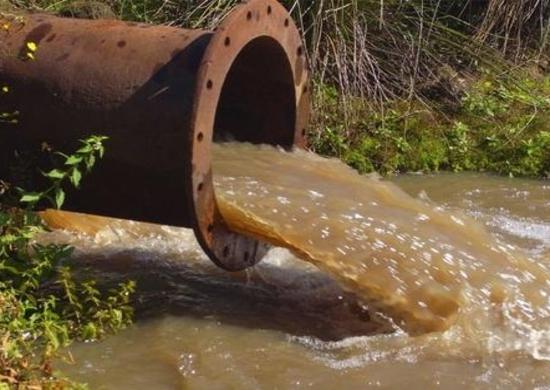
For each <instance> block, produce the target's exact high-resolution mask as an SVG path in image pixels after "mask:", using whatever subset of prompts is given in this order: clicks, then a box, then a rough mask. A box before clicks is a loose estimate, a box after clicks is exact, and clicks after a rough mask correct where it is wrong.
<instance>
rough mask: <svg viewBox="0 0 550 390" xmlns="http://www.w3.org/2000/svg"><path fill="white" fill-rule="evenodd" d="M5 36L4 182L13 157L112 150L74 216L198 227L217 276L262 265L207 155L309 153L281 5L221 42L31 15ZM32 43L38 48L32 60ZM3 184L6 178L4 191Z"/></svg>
mask: <svg viewBox="0 0 550 390" xmlns="http://www.w3.org/2000/svg"><path fill="white" fill-rule="evenodd" d="M6 23H9V28H8V29H2V30H1V31H0V83H2V85H4V84H5V85H9V86H10V92H9V93H7V94H4V95H2V96H0V112H5V111H11V110H18V111H19V116H18V123H16V124H7V123H0V153H1V155H0V156H2V157H0V159H1V160H0V162H1V164H0V175H1V174H3V175H7V172H6V169H7V166H8V165H9V162H10V159H11V158H12V157H13V156H14V153H18V151H19V150H20V149H21V148H25V147H28V146H29V145H40V144H41V143H42V142H47V143H48V144H49V145H52V146H54V147H55V148H56V149H58V150H70V149H68V148H69V147H71V146H72V145H74V144H75V143H76V142H77V140H78V139H79V138H82V137H85V136H87V135H89V134H90V133H98V134H104V135H107V136H109V141H108V143H107V145H106V146H107V154H106V156H105V158H104V160H103V161H102V162H101V163H100V164H99V165H98V166H97V167H96V168H95V169H94V172H93V173H92V174H91V175H90V176H89V177H88V178H87V179H86V180H85V182H84V185H83V188H82V189H81V190H80V191H77V192H75V193H72V194H70V196H69V201H70V203H69V204H68V205H67V209H69V210H73V211H79V212H84V213H90V214H97V215H103V216H110V217H117V218H124V219H132V220H137V221H146V222H153V223H162V224H170V225H174V226H185V227H192V228H193V229H194V231H195V235H196V237H197V239H198V241H199V243H200V244H201V246H202V248H203V249H204V250H205V252H206V253H207V254H208V256H209V257H210V258H211V259H212V260H213V261H214V262H215V263H216V264H217V265H219V266H220V267H223V268H225V269H227V270H231V271H236V270H240V269H244V268H246V267H249V266H251V265H253V264H255V263H256V262H258V261H259V260H260V259H261V258H262V257H263V254H264V253H265V246H264V245H263V244H261V243H258V242H257V241H256V240H254V239H251V238H248V237H244V236H241V235H239V234H236V233H233V232H231V231H230V230H229V229H228V228H227V227H226V225H225V224H224V221H223V218H222V217H221V215H220V214H219V212H218V209H217V207H216V201H215V194H214V189H213V184H212V169H211V164H210V161H211V158H210V157H211V143H212V142H213V141H214V140H216V139H224V138H226V137H230V138H232V139H236V140H239V141H248V142H253V143H269V144H276V145H282V146H285V147H289V146H291V145H298V146H303V145H304V142H305V141H304V134H305V132H304V130H303V129H304V128H305V125H306V122H307V116H308V111H309V104H308V97H307V65H306V59H305V55H304V52H303V49H302V46H301V38H300V35H299V32H298V30H297V28H296V26H295V24H294V23H293V21H292V20H291V18H290V16H289V15H288V13H287V11H286V10H285V9H284V8H283V7H282V6H281V5H280V4H279V3H278V2H277V1H275V0H251V1H248V2H246V3H243V4H240V5H238V6H236V7H235V8H234V10H233V11H232V12H231V13H230V14H229V15H228V16H227V17H226V18H225V19H224V20H223V22H222V23H221V24H220V25H219V26H218V28H217V29H216V30H215V31H203V30H184V29H179V28H174V27H167V26H153V25H149V24H137V23H126V22H122V21H112V20H77V19H65V18H58V17H54V16H50V15H38V14H32V15H27V16H24V17H23V18H22V19H11V18H5V20H4V21H3V22H2V23H0V25H4V24H6ZM27 42H34V43H36V44H37V45H38V50H37V51H36V53H35V56H36V59H35V60H28V59H26V58H25V53H26V51H27V50H28V49H27V46H26V44H27ZM1 177H2V176H0V178H1Z"/></svg>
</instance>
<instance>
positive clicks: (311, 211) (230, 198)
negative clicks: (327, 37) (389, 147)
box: [213, 143, 550, 359]
mask: <svg viewBox="0 0 550 390" xmlns="http://www.w3.org/2000/svg"><path fill="white" fill-rule="evenodd" d="M214 148H215V149H214V160H213V164H214V165H213V167H214V175H215V187H216V196H217V202H218V207H219V208H220V211H221V213H222V215H223V217H224V219H225V221H226V222H227V223H228V224H229V226H230V227H231V228H232V229H233V230H236V231H239V232H241V233H244V234H248V235H252V236H255V237H257V238H260V239H263V240H266V241H269V242H271V243H272V244H275V245H278V246H284V247H287V248H289V249H291V250H292V251H293V252H295V253H296V254H298V256H299V257H301V258H303V259H304V260H306V261H308V262H310V263H313V264H314V265H316V266H317V267H318V268H320V269H321V270H322V271H324V272H326V273H328V274H329V275H331V276H332V277H333V278H334V279H336V280H337V281H338V282H339V283H340V284H341V285H342V286H343V287H344V288H346V289H347V290H352V291H354V292H355V293H356V294H358V295H359V296H360V297H361V298H363V299H364V300H365V302H367V303H368V305H369V307H370V308H371V309H375V310H379V311H381V312H382V313H384V314H385V315H387V316H389V317H391V318H392V319H393V321H395V323H396V324H397V325H398V326H400V327H402V328H403V329H405V330H406V331H407V332H409V333H410V334H420V333H425V332H431V331H441V330H445V329H448V328H449V327H458V328H460V330H461V332H463V333H464V334H466V335H469V337H474V338H475V340H477V341H479V342H487V343H492V344H493V347H495V348H499V347H498V346H497V345H496V344H498V343H499V342H501V343H502V344H509V343H516V344H517V343H520V344H522V345H525V346H530V347H532V351H531V353H532V355H534V356H537V357H539V358H546V359H550V345H547V344H548V341H545V340H548V339H549V336H550V335H549V334H548V333H549V332H550V331H549V330H548V329H549V327H548V325H549V323H550V297H549V295H548V293H549V291H550V288H549V287H550V271H549V270H548V269H547V268H545V265H544V264H540V262H536V261H535V260H531V259H530V258H528V257H527V256H526V255H523V254H521V253H519V252H518V251H517V250H515V249H514V248H513V247H512V246H510V245H508V244H506V243H501V242H498V241H497V240H496V239H495V238H493V237H492V236H491V235H490V234H489V233H487V232H486V231H485V230H484V228H483V227H482V226H481V225H480V224H479V223H477V222H475V221H474V220H473V219H471V218H469V217H467V216H465V215H458V214H454V215H453V214H450V213H446V212H443V211H442V210H441V209H440V208H437V207H435V206H433V205H430V204H429V203H425V202H421V201H419V200H416V199H413V198H411V197H410V196H408V195H407V194H405V193H404V192H403V191H401V190H400V189H399V188H398V187H397V186H396V185H393V184H391V183H388V182H384V181H382V180H379V179H377V178H374V177H365V176H361V175H359V174H358V173H356V172H355V171H353V170H352V169H351V168H349V167H347V166H345V165H344V164H343V163H341V162H340V161H338V160H330V159H324V158H321V157H319V156H317V155H315V154H313V153H309V152H305V151H302V150H296V151H293V152H285V151H282V150H280V149H276V148H273V147H270V146H254V145H251V144H237V143H225V144H218V145H216V146H215V147H214ZM495 335H497V336H495ZM501 347H502V348H505V346H504V345H502V346H501Z"/></svg>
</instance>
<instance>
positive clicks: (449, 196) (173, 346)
mask: <svg viewBox="0 0 550 390" xmlns="http://www.w3.org/2000/svg"><path fill="white" fill-rule="evenodd" d="M392 181H393V182H395V183H397V184H398V185H399V186H400V187H401V188H402V189H404V190H405V191H406V192H408V193H409V194H410V195H412V196H413V197H415V198H419V199H421V200H423V201H425V202H428V203H430V204H431V205H436V204H437V205H439V206H440V207H442V208H444V209H445V210H446V211H450V212H457V213H465V214H467V215H469V216H470V217H473V218H475V219H476V220H478V221H479V222H481V223H482V224H483V225H485V226H486V227H487V229H488V230H489V231H490V232H491V233H492V234H493V235H494V236H495V237H496V239H498V240H500V241H502V242H507V243H510V244H512V245H515V246H517V247H519V248H520V249H522V250H525V251H527V252H528V254H529V256H530V257H531V258H532V259H536V260H537V261H539V262H540V263H541V264H544V265H549V266H550V182H548V181H535V180H522V179H510V178H503V177H496V176H490V175H482V174H438V175H406V176H400V177H395V178H393V179H392ZM98 226H99V227H97V228H96V229H94V231H93V232H92V231H91V232H88V233H89V234H85V233H70V232H67V231H56V232H54V233H50V234H49V235H48V237H47V238H46V239H48V240H55V241H58V240H59V241H63V242H69V243H70V244H72V245H74V246H75V247H76V253H75V261H78V262H79V264H82V270H83V272H86V273H88V274H89V275H90V276H95V277H97V278H100V279H101V280H103V281H105V282H108V281H117V280H120V279H121V278H133V279H135V280H137V282H138V285H139V291H138V300H137V313H136V314H137V322H136V324H135V325H134V326H132V327H131V328H129V329H127V330H125V331H123V332H121V333H120V334H118V335H116V336H112V337H109V338H107V339H105V340H103V341H101V342H94V343H79V344H75V345H73V346H72V347H71V348H70V353H71V355H72V356H73V358H74V361H75V362H74V363H73V364H65V363H61V362H60V363H59V364H58V366H57V368H59V369H61V370H62V371H63V372H64V373H66V374H67V375H68V376H69V377H70V378H72V379H74V380H77V381H81V382H86V383H88V384H89V385H90V387H91V388H94V389H95V388H100V389H174V388H208V389H211V388H212V389H216V388H224V389H225V388H239V389H248V388H250V389H257V388H266V389H267V388H281V389H282V388H305V387H311V388H326V389H333V388H364V387H365V386H379V387H404V386H409V387H415V388H425V387H433V386H435V385H440V386H442V387H445V388H464V386H468V387H470V388H472V387H473V388H478V387H487V386H490V387H500V388H519V387H521V388H539V389H543V388H548V386H550V361H548V360H547V359H548V356H547V355H545V354H540V353H539V354H537V351H548V350H550V335H549V333H548V332H547V331H546V332H539V333H537V334H534V335H532V337H531V336H530V337H529V338H528V339H526V340H524V342H523V343H522V344H521V345H515V344H514V345H506V346H505V347H503V343H502V342H501V341H502V340H503V338H504V336H503V335H501V334H495V335H494V336H495V338H494V341H495V342H494V344H490V345H488V346H484V348H480V347H479V346H476V345H475V343H472V342H468V340H466V339H465V335H464V334H461V332H460V331H459V330H457V329H455V328H450V329H449V330H447V331H445V332H434V333H428V334H424V335H421V336H416V337H411V336H408V335H407V334H406V333H404V332H403V331H400V330H396V327H395V326H394V325H393V324H392V322H391V321H390V320H389V319H388V318H387V317H385V316H384V315H381V314H377V313H373V312H371V311H369V309H368V308H367V307H366V306H365V304H364V303H363V301H362V300H361V299H360V298H358V297H357V296H355V295H354V293H352V292H349V291H345V290H344V289H342V287H340V285H339V284H338V283H336V282H335V281H334V280H333V279H332V278H331V277H329V276H328V275H327V274H324V273H322V272H320V271H318V270H317V269H316V268H315V267H313V266H312V265H310V264H308V263H305V262H303V261H300V260H298V259H297V258H295V257H294V256H293V255H292V254H291V253H290V252H288V251H287V250H285V249H281V248H275V249H273V250H272V251H271V252H270V253H269V254H268V257H267V259H265V260H264V261H262V262H261V263H260V264H259V265H258V266H256V267H255V268H254V269H252V270H248V271H246V272H242V273H237V274H228V273H226V272H224V271H222V270H219V269H217V268H216V267H215V266H214V265H212V264H211V262H210V261H209V260H208V259H207V258H206V257H205V255H203V254H202V252H201V250H200V248H199V247H198V244H197V243H196V242H195V239H194V237H193V234H192V232H191V231H189V230H186V229H178V228H172V227H164V226H154V225H146V224H137V223H134V222H127V221H110V222H109V224H108V225H104V226H102V225H101V224H98ZM492 346H493V347H494V348H493V347H492Z"/></svg>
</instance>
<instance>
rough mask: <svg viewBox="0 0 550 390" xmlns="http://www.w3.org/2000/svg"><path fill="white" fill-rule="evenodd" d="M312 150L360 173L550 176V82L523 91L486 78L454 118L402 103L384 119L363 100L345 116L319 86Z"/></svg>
mask: <svg viewBox="0 0 550 390" xmlns="http://www.w3.org/2000/svg"><path fill="white" fill-rule="evenodd" d="M317 94H318V95H319V96H317V98H316V102H317V104H318V107H317V111H316V112H317V113H318V114H316V116H315V118H314V127H313V129H312V130H311V132H310V140H311V142H312V148H313V149H314V150H315V151H317V152H318V153H320V154H323V155H326V156H336V157H339V158H341V159H342V160H343V161H345V162H346V163H348V164H349V165H351V166H353V167H354V168H356V169H358V170H359V171H360V172H371V171H378V172H380V173H382V174H390V173H396V172H409V171H415V172H416V171H422V172H431V171H439V170H452V171H463V170H469V171H491V172H497V173H500V174H505V175H511V176H531V177H549V176H550V114H549V112H548V109H549V108H550V78H548V77H546V78H537V79H535V78H531V77H525V78H523V79H521V80H520V82H519V83H518V82H517V80H514V82H513V83H511V82H510V80H508V79H507V78H506V79H498V78H495V77H494V76H491V75H490V74H485V75H482V76H480V78H479V79H478V80H477V81H476V82H474V83H473V84H472V85H470V86H469V88H468V89H467V90H466V91H465V92H464V95H463V97H462V99H461V101H460V104H459V105H458V107H455V108H454V112H453V113H452V114H450V115H449V114H448V115H445V114H444V113H442V112H440V111H437V110H434V109H432V108H429V107H426V106H423V105H421V104H419V103H418V102H414V101H413V102H410V101H403V100H395V101H393V102H389V103H387V104H386V105H385V107H384V108H385V109H384V111H379V110H371V107H370V106H369V105H367V104H365V103H364V101H362V100H361V99H356V101H355V102H353V103H351V104H352V107H353V109H352V110H351V111H352V114H351V115H348V116H347V117H346V116H345V115H344V113H343V112H342V111H341V109H340V108H341V104H340V98H341V96H340V95H339V93H338V91H337V90H336V89H335V88H333V87H328V86H325V85H320V86H317Z"/></svg>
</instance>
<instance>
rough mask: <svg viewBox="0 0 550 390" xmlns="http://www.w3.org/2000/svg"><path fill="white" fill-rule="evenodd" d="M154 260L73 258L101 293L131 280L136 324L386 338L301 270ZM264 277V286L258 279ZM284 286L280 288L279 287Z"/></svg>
mask: <svg viewBox="0 0 550 390" xmlns="http://www.w3.org/2000/svg"><path fill="white" fill-rule="evenodd" d="M157 258H158V253H154V252H151V253H147V252H143V251H140V252H136V251H122V252H118V253H116V254H114V255H109V256H108V257H106V256H90V255H86V256H85V257H83V258H79V259H78V263H79V267H78V269H79V272H80V273H81V274H82V275H83V277H85V278H93V279H96V280H100V281H102V284H103V285H104V286H105V287H109V286H112V285H114V284H116V283H118V282H121V281H124V280H129V279H131V280H135V281H136V282H137V286H138V287H137V291H136V294H135V296H134V300H133V304H134V308H135V314H136V320H137V321H138V322H141V321H150V320H154V319H158V318H162V317H164V316H167V315H170V316H185V317H194V318H201V319H202V318H208V319H214V320H217V321H219V322H221V323H224V324H229V325H235V326H239V327H245V328H250V329H270V330H276V331H280V332H283V333H285V334H290V335H296V336H306V335H307V336H314V337H317V338H319V339H321V340H340V339H343V338H346V337H350V336H359V335H361V336H364V335H373V334H380V333H390V332H392V331H393V330H394V329H393V327H392V326H391V324H390V323H389V322H388V321H386V320H384V319H383V318H379V317H378V316H376V315H372V314H371V313H369V311H368V310H367V308H366V307H365V306H364V305H363V304H362V303H361V302H360V301H359V300H358V298H357V297H356V296H355V295H354V294H352V293H348V292H345V291H343V290H341V289H340V287H338V286H337V285H336V283H335V282H333V281H332V280H331V279H330V278H328V277H327V276H325V275H323V274H321V273H319V272H315V271H311V270H300V269H290V270H289V269H288V268H287V269H282V270H281V269H278V268H277V267H276V266H271V265H269V264H267V265H261V266H260V267H259V269H257V270H252V271H248V272H246V273H245V272H242V273H236V274H229V273H225V271H221V270H218V269H217V268H215V267H214V266H211V265H210V264H208V265H205V264H201V266H199V267H197V266H196V263H195V264H186V263H185V262H183V261H180V262H177V263H175V262H166V261H162V260H160V261H159V260H158V259H157ZM265 275H268V277H269V279H273V281H270V280H268V278H266V277H265ZM282 280H285V282H282Z"/></svg>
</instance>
